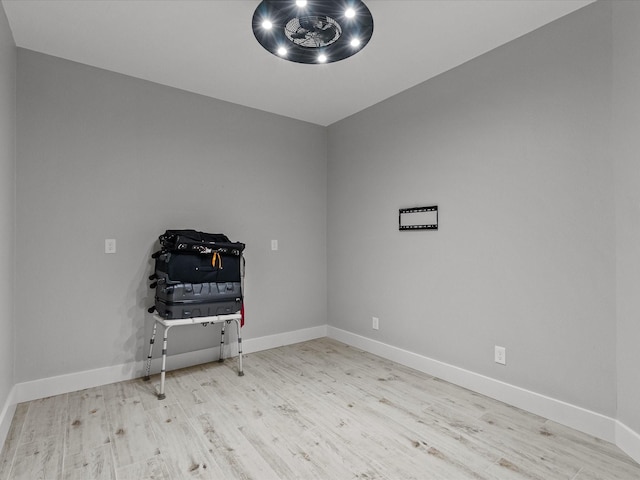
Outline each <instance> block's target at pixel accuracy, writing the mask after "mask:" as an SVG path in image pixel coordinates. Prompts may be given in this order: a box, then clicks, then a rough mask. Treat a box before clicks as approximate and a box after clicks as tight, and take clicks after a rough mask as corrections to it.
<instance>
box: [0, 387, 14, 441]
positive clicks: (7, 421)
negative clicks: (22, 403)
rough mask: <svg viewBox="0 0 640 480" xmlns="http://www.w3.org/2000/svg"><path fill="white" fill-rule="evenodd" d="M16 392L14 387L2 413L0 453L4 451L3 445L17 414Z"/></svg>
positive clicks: (0, 416) (0, 420) (0, 419)
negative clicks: (14, 415)
mask: <svg viewBox="0 0 640 480" xmlns="http://www.w3.org/2000/svg"><path fill="white" fill-rule="evenodd" d="M15 391H16V387H15V386H14V387H13V388H12V389H11V391H10V392H9V396H8V397H7V400H6V401H5V402H4V406H3V407H2V410H1V411H0V451H2V445H4V441H5V440H6V438H7V434H8V433H9V428H10V427H11V420H13V414H14V413H15V412H16V405H17V402H16V401H15V400H14V395H15Z"/></svg>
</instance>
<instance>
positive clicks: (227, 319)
mask: <svg viewBox="0 0 640 480" xmlns="http://www.w3.org/2000/svg"><path fill="white" fill-rule="evenodd" d="M153 320H154V322H153V333H152V334H151V340H149V356H148V357H147V367H146V372H145V376H144V380H145V381H148V380H149V379H150V376H149V372H150V370H151V357H152V355H153V344H154V343H155V338H156V329H157V327H158V324H161V325H162V326H163V327H164V335H163V339H162V370H160V393H159V394H158V400H163V399H165V398H166V396H165V394H164V380H165V373H166V361H167V339H168V335H169V329H170V328H171V327H178V326H181V325H196V324H198V323H199V324H202V325H208V324H210V323H211V324H216V323H221V324H222V330H221V338H220V359H219V360H218V361H219V362H223V361H224V358H223V356H222V353H223V349H224V331H225V326H226V325H229V324H230V323H231V322H235V324H236V328H237V331H238V376H243V375H244V372H243V371H242V336H241V333H240V329H241V323H240V322H241V320H242V315H241V313H240V312H238V313H233V314H228V315H216V316H213V317H193V318H177V319H174V320H167V319H166V318H162V317H161V316H160V315H157V314H156V315H153Z"/></svg>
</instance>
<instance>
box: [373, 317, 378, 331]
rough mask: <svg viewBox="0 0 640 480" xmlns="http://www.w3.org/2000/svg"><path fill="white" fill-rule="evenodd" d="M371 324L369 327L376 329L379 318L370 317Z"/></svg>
mask: <svg viewBox="0 0 640 480" xmlns="http://www.w3.org/2000/svg"><path fill="white" fill-rule="evenodd" d="M371 320H372V324H371V327H372V328H373V329H374V330H378V329H379V328H380V319H379V318H378V317H371Z"/></svg>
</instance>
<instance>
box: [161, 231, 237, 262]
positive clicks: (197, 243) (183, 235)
mask: <svg viewBox="0 0 640 480" xmlns="http://www.w3.org/2000/svg"><path fill="white" fill-rule="evenodd" d="M158 239H159V240H160V247H161V248H162V251H163V252H181V253H196V254H200V255H208V254H211V253H213V252H218V253H219V254H222V255H235V256H240V254H241V253H242V251H243V250H244V247H245V245H244V243H240V242H231V241H230V240H229V238H228V237H227V236H226V235H223V234H221V233H205V232H199V231H197V230H167V231H166V232H165V233H163V234H162V235H160V237H158Z"/></svg>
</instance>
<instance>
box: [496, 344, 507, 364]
mask: <svg viewBox="0 0 640 480" xmlns="http://www.w3.org/2000/svg"><path fill="white" fill-rule="evenodd" d="M495 361H496V363H499V364H500V365H506V364H507V349H506V348H504V347H499V346H497V345H496V346H495Z"/></svg>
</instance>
